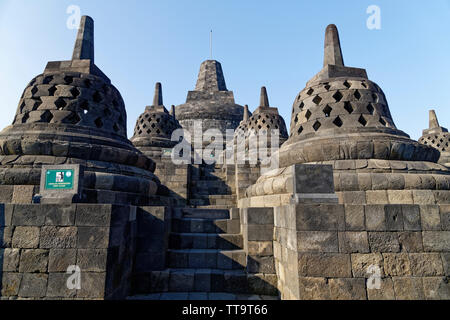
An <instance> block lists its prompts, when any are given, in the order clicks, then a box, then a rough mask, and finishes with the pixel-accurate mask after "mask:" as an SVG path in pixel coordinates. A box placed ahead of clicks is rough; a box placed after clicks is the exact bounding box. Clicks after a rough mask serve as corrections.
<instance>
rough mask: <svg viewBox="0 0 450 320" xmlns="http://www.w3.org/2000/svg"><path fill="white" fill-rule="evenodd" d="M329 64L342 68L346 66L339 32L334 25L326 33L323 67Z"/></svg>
mask: <svg viewBox="0 0 450 320" xmlns="http://www.w3.org/2000/svg"><path fill="white" fill-rule="evenodd" d="M329 64H331V65H336V66H341V67H343V66H344V58H343V57H342V50H341V43H340V40H339V32H338V29H337V27H336V26H335V25H334V24H330V25H329V26H328V27H327V29H326V31H325V50H324V57H323V66H324V67H326V66H327V65H329Z"/></svg>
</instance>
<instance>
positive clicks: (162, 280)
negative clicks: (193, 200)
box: [129, 208, 278, 300]
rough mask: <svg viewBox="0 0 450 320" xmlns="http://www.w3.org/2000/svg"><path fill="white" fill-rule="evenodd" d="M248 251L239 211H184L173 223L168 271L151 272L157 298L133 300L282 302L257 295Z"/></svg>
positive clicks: (144, 295)
mask: <svg viewBox="0 0 450 320" xmlns="http://www.w3.org/2000/svg"><path fill="white" fill-rule="evenodd" d="M230 212H232V214H231V216H230ZM242 247H243V237H242V234H241V232H240V221H239V213H238V211H237V210H226V209H198V208H184V209H181V210H179V213H178V214H177V215H175V216H174V217H173V218H172V230H171V233H170V236H169V250H168V258H167V269H165V270H163V271H153V272H151V275H150V286H149V288H151V289H150V291H151V292H148V293H141V294H139V295H135V296H132V297H129V299H149V300H150V299H152V300H155V299H156V300H159V299H161V300H166V299H167V300H170V299H173V300H185V299H191V300H236V299H237V300H261V299H277V298H278V297H277V296H268V295H261V294H254V292H255V290H254V288H252V284H254V283H255V279H253V277H254V276H253V275H249V274H247V272H246V269H245V267H246V259H247V257H246V253H245V251H244V250H243V248H242ZM259 286H261V285H259ZM263 293H264V292H263Z"/></svg>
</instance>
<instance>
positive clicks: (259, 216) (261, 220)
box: [244, 208, 274, 225]
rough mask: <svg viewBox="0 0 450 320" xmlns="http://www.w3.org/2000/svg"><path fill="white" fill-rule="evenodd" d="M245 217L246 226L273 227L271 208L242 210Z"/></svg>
mask: <svg viewBox="0 0 450 320" xmlns="http://www.w3.org/2000/svg"><path fill="white" fill-rule="evenodd" d="M244 214H246V215H247V218H246V221H247V224H249V225H251V224H258V225H273V223H274V220H273V208H247V209H244Z"/></svg>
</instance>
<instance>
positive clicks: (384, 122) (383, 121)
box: [380, 117, 386, 126]
mask: <svg viewBox="0 0 450 320" xmlns="http://www.w3.org/2000/svg"><path fill="white" fill-rule="evenodd" d="M380 123H381V124H382V125H383V126H386V121H385V120H384V119H383V118H382V117H380Z"/></svg>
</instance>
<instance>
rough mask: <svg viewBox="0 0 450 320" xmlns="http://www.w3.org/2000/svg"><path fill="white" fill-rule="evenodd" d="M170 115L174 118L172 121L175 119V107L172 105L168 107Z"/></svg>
mask: <svg viewBox="0 0 450 320" xmlns="http://www.w3.org/2000/svg"><path fill="white" fill-rule="evenodd" d="M170 115H171V116H172V117H174V119H176V116H175V106H174V105H172V106H171V107H170Z"/></svg>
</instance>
